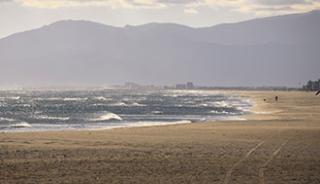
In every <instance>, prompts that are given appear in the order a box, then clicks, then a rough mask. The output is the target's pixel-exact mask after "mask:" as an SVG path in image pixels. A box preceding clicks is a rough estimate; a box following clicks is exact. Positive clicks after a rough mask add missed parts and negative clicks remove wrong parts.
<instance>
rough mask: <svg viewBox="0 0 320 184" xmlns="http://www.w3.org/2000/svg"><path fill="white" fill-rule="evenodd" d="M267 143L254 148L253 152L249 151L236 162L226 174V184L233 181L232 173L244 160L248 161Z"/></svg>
mask: <svg viewBox="0 0 320 184" xmlns="http://www.w3.org/2000/svg"><path fill="white" fill-rule="evenodd" d="M264 143H265V140H263V141H261V142H259V143H258V144H257V145H256V146H255V147H253V148H252V149H251V150H249V151H248V152H247V154H246V155H245V156H244V157H243V158H241V159H240V160H239V161H238V162H236V163H235V164H233V166H232V167H231V168H230V169H229V171H228V172H227V174H226V177H225V179H224V182H223V183H224V184H228V183H229V182H230V180H231V176H232V173H233V171H234V169H235V168H236V167H238V165H240V164H241V163H242V162H243V161H244V160H246V159H247V158H248V157H249V156H250V155H251V154H252V153H253V152H254V151H255V150H257V149H258V148H259V147H260V146H262V145H263V144H264Z"/></svg>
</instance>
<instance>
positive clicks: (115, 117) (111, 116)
mask: <svg viewBox="0 0 320 184" xmlns="http://www.w3.org/2000/svg"><path fill="white" fill-rule="evenodd" d="M107 120H119V121H121V120H122V118H121V117H120V116H119V115H117V114H114V113H111V112H108V113H106V114H103V115H101V116H99V117H98V118H93V119H91V121H107Z"/></svg>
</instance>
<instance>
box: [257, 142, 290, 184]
mask: <svg viewBox="0 0 320 184" xmlns="http://www.w3.org/2000/svg"><path fill="white" fill-rule="evenodd" d="M288 142H289V140H286V141H284V142H283V143H282V144H281V145H280V146H279V147H278V148H277V149H276V150H275V151H274V152H273V153H272V155H271V156H270V158H269V159H268V160H267V161H266V162H265V163H264V164H263V165H262V166H261V167H260V168H259V181H260V184H265V177H264V170H265V169H266V168H267V166H268V165H269V163H270V162H271V161H272V160H273V159H274V157H275V156H277V155H278V154H279V152H280V151H281V149H282V148H283V147H284V146H285V145H286V144H287V143H288Z"/></svg>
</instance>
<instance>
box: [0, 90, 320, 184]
mask: <svg viewBox="0 0 320 184" xmlns="http://www.w3.org/2000/svg"><path fill="white" fill-rule="evenodd" d="M231 93H236V92H234V91H232V92H231ZM239 94H240V95H243V96H250V97H251V98H252V99H254V100H255V102H256V103H257V104H256V105H255V106H254V107H253V110H254V111H255V112H272V113H271V114H269V113H260V114H251V115H248V116H247V117H246V118H247V120H245V121H227V122H224V121H215V122H208V123H190V124H178V125H169V126H168V125H167V126H148V127H132V128H118V129H111V130H101V131H100V130H99V131H69V132H67V131H66V132H61V131H60V132H32V133H28V132H23V133H0V183H8V184H13V183H44V184H46V183H240V184H241V183H252V184H257V183H261V182H260V181H261V180H264V181H265V182H266V183H277V184H287V183H299V184H300V183H302V184H304V183H305V184H307V183H308V184H310V183H311V184H313V183H319V181H320V176H319V175H318V173H319V171H320V158H319V156H318V155H320V149H318V148H319V147H320V141H319V140H320V123H319V119H320V98H318V97H315V96H313V94H309V93H303V92H252V91H250V92H245V91H242V92H239ZM276 95H277V96H279V101H278V102H275V101H274V100H273V98H274V96H276ZM263 99H266V101H263Z"/></svg>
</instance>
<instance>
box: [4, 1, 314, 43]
mask: <svg viewBox="0 0 320 184" xmlns="http://www.w3.org/2000/svg"><path fill="white" fill-rule="evenodd" d="M315 9H320V0H0V38H2V37H5V36H7V35H10V34H12V33H15V32H20V31H24V30H28V29H33V28H37V27H40V26H43V25H46V24H50V23H52V22H55V21H58V20H64V19H75V20H79V19H84V20H91V21H95V22H100V23H104V24H108V25H114V26H123V25H126V24H130V25H139V24H144V23H149V22H173V23H179V24H184V25H189V26H193V27H203V26H211V25H215V24H219V23H224V22H238V21H242V20H247V19H252V18H256V17H265V16H272V15H280V14H289V13H299V12H307V11H311V10H315Z"/></svg>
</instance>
